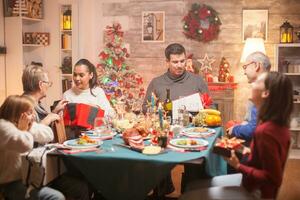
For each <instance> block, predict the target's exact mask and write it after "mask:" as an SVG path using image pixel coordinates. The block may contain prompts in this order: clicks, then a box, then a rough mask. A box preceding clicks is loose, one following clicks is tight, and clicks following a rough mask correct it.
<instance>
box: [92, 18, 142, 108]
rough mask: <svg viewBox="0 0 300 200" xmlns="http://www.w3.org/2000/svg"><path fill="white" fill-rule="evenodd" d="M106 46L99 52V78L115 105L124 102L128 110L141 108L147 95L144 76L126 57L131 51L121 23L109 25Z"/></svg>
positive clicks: (106, 32) (101, 85)
mask: <svg viewBox="0 0 300 200" xmlns="http://www.w3.org/2000/svg"><path fill="white" fill-rule="evenodd" d="M105 34H106V37H105V40H106V46H105V48H104V50H103V51H102V52H101V53H100V54H99V57H100V63H99V64H98V65H97V70H98V79H99V84H100V87H102V88H103V89H104V91H105V93H106V95H107V96H108V98H109V100H110V102H111V103H112V105H113V106H116V105H120V104H123V105H125V107H124V109H126V111H130V110H132V111H137V110H141V105H142V102H143V99H144V96H145V91H144V88H143V87H142V84H143V78H142V77H141V76H140V75H139V74H137V73H136V72H135V71H134V70H133V69H131V68H130V66H129V65H127V64H126V62H125V61H126V59H127V58H128V57H129V53H128V51H127V48H126V47H125V44H124V42H123V31H122V27H121V25H120V24H119V23H114V24H113V25H112V26H107V27H106V31H105Z"/></svg>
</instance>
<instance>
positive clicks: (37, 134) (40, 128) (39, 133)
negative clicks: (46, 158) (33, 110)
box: [29, 122, 54, 144]
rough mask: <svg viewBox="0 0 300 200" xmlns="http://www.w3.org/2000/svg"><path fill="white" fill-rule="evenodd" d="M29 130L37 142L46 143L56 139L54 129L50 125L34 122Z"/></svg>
mask: <svg viewBox="0 0 300 200" xmlns="http://www.w3.org/2000/svg"><path fill="white" fill-rule="evenodd" d="M29 132H30V133H31V134H32V136H33V139H34V141H35V142H37V143H39V144H45V143H48V142H51V141H52V140H53V139H54V135H53V131H52V129H51V128H50V127H49V126H46V125H44V124H39V123H36V122H33V124H32V127H31V129H30V130H29Z"/></svg>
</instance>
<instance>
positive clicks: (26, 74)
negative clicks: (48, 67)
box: [22, 64, 46, 94]
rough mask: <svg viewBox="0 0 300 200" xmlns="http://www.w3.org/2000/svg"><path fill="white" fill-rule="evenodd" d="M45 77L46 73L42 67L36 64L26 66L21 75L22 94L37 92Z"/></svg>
mask: <svg viewBox="0 0 300 200" xmlns="http://www.w3.org/2000/svg"><path fill="white" fill-rule="evenodd" d="M45 76H46V71H45V70H44V69H43V67H41V66H39V65H36V64H32V65H28V66H27V67H26V68H25V69H24V70H23V75H22V84H23V91H24V93H25V94H28V93H31V92H37V91H39V89H40V87H39V84H40V81H44V80H45Z"/></svg>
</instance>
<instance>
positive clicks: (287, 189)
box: [276, 141, 300, 200]
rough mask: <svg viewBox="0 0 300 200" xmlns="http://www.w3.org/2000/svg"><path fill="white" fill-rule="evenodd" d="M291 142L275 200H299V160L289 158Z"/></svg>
mask: <svg viewBox="0 0 300 200" xmlns="http://www.w3.org/2000/svg"><path fill="white" fill-rule="evenodd" d="M292 146H293V141H291V144H290V148H289V153H288V157H287V160H286V162H285V166H284V170H283V180H282V183H281V186H280V188H279V190H278V193H277V197H276V199H277V200H298V199H300V190H299V185H300V172H299V165H300V159H299V158H298V159H296V158H293V157H292V156H291V149H292Z"/></svg>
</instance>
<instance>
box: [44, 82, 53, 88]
mask: <svg viewBox="0 0 300 200" xmlns="http://www.w3.org/2000/svg"><path fill="white" fill-rule="evenodd" d="M42 82H43V83H46V84H47V85H48V86H49V87H51V86H52V84H53V83H52V82H51V81H42Z"/></svg>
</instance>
